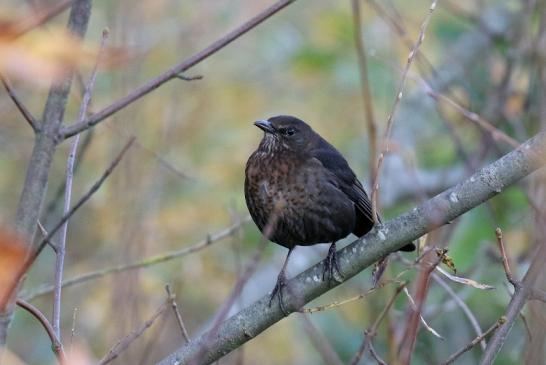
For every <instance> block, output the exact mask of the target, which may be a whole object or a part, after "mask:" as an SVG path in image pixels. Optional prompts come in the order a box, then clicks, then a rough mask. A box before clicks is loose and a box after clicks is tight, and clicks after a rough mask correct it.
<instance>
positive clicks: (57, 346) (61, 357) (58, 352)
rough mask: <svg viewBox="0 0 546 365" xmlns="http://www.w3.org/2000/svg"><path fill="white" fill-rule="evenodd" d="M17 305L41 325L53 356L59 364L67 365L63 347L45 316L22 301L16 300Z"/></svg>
mask: <svg viewBox="0 0 546 365" xmlns="http://www.w3.org/2000/svg"><path fill="white" fill-rule="evenodd" d="M17 305H18V306H19V307H21V308H23V309H25V310H26V311H27V312H29V313H30V314H32V315H33V316H34V318H36V319H37V320H38V321H39V322H40V323H41V324H42V327H44V329H45V330H46V332H47V335H48V336H49V339H50V340H51V347H52V349H53V352H54V353H55V356H57V360H58V361H59V364H61V365H65V364H68V362H67V361H66V354H65V353H64V350H63V345H62V344H61V342H60V341H59V338H58V337H57V336H56V335H55V330H54V329H53V327H52V326H51V324H50V323H49V321H48V320H47V318H46V316H44V314H43V313H42V312H40V310H39V309H38V308H36V307H35V306H33V305H32V304H30V303H28V302H25V301H24V300H22V299H17Z"/></svg>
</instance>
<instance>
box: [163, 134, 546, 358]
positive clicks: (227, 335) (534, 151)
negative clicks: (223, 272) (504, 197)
mask: <svg viewBox="0 0 546 365" xmlns="http://www.w3.org/2000/svg"><path fill="white" fill-rule="evenodd" d="M545 164H546V131H545V132H541V133H539V134H538V135H536V136H535V137H534V138H532V139H530V140H529V141H527V142H525V143H524V144H523V145H521V146H520V147H519V148H518V149H516V150H514V151H512V152H511V153H509V154H507V155H505V156H504V157H502V158H501V159H499V160H497V161H495V162H494V163H492V164H490V165H488V166H486V167H484V168H483V169H481V170H480V171H478V172H477V173H475V174H474V175H472V176H471V177H470V178H469V179H467V180H465V181H463V182H461V183H459V184H457V185H456V186H454V187H453V188H451V189H448V190H446V191H444V192H443V193H440V194H439V195H437V196H435V197H434V198H432V199H430V200H428V201H427V202H425V203H424V204H422V205H420V206H418V207H416V208H414V209H412V210H410V211H409V212H406V213H405V214H402V215H401V216H399V217H397V218H395V219H393V220H391V221H389V222H387V223H385V224H383V225H381V226H377V227H376V228H374V229H373V230H372V231H371V232H370V233H369V234H367V235H366V236H364V237H363V238H360V239H358V240H356V241H354V242H353V243H351V244H350V245H348V246H347V247H345V248H344V249H342V250H340V252H339V258H340V264H341V269H342V272H343V274H344V276H345V280H347V279H349V278H351V277H353V276H354V275H356V274H358V273H359V272H360V271H362V270H364V269H365V268H366V267H368V266H370V265H371V264H373V263H374V262H375V261H377V260H378V259H380V258H382V257H384V256H385V255H387V254H388V253H390V252H393V251H396V250H398V249H400V248H401V247H403V246H404V245H405V244H407V243H408V242H411V241H413V240H415V239H416V238H418V237H420V236H422V235H423V234H425V233H427V232H429V231H431V230H433V229H435V228H437V227H439V226H441V225H443V224H446V223H448V222H450V221H452V220H453V219H455V218H457V217H458V216H460V215H461V214H463V213H465V212H467V211H469V210H471V209H472V208H474V207H476V206H478V205H480V204H481V203H483V202H484V201H486V200H488V199H490V198H492V197H493V196H495V195H497V194H498V193H500V192H501V191H502V190H503V189H504V188H506V187H507V186H509V185H512V184H514V183H515V182H517V181H518V180H520V179H522V178H523V177H525V176H527V175H529V174H530V173H531V172H533V171H535V170H536V169H538V168H540V167H542V166H543V165H545ZM323 265H324V263H323V262H320V263H318V264H316V265H314V266H312V267H310V268H309V269H307V270H305V271H304V272H302V273H300V274H299V275H297V276H296V277H295V278H293V279H291V280H290V281H289V282H288V285H289V286H290V287H291V288H293V290H292V291H291V292H290V293H287V295H285V297H284V299H285V301H284V306H285V308H286V309H287V310H288V311H290V312H294V311H297V310H298V309H299V308H298V307H299V306H300V305H301V304H302V303H307V302H309V301H311V300H313V299H315V298H317V297H318V296H320V295H321V294H323V293H325V292H327V291H328V290H330V289H331V288H332V286H329V285H328V283H326V282H323V281H321V280H318V278H319V277H320V273H321V272H322V269H323ZM268 303H269V297H268V296H264V297H263V298H261V299H260V300H258V301H256V302H254V303H253V304H251V305H250V306H248V307H246V308H244V309H243V310H241V311H240V312H239V313H237V314H235V315H233V316H232V317H230V318H228V319H227V320H226V321H224V322H223V323H222V324H221V325H220V326H219V328H217V329H216V335H215V336H214V337H213V338H212V339H211V338H209V335H208V334H207V333H205V334H203V335H202V336H201V337H200V338H197V339H195V340H194V341H192V342H190V343H188V344H186V345H184V346H182V347H181V348H180V349H178V350H176V351H175V352H174V353H172V354H171V355H169V356H168V357H166V358H165V359H164V360H162V361H161V362H160V363H159V364H160V365H174V364H187V363H190V362H191V360H192V359H193V357H194V356H195V355H196V354H197V353H200V352H201V351H202V346H203V345H204V344H206V347H207V350H206V353H205V354H204V356H203V357H201V362H200V364H210V363H212V362H214V361H216V360H217V359H219V358H221V357H222V356H224V355H225V354H227V353H229V352H230V351H232V350H234V349H236V348H237V347H239V346H241V345H242V344H244V343H245V342H247V341H249V340H251V339H252V338H254V337H256V336H257V335H258V334H260V333H261V332H263V331H264V330H266V329H267V328H269V327H270V326H272V325H273V324H275V323H276V322H278V321H280V320H281V319H283V318H284V315H283V313H282V311H281V309H280V308H279V306H278V305H273V306H272V307H269V305H268Z"/></svg>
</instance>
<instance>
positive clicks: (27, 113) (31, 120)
mask: <svg viewBox="0 0 546 365" xmlns="http://www.w3.org/2000/svg"><path fill="white" fill-rule="evenodd" d="M0 80H2V84H3V85H4V88H5V89H6V91H7V92H8V95H9V97H10V98H11V100H12V101H13V103H14V104H15V106H16V107H17V109H19V111H20V112H21V114H22V115H23V117H24V118H25V120H26V121H27V123H28V124H29V125H30V127H31V128H32V130H33V131H34V133H36V132H37V131H38V123H37V122H36V118H34V116H33V115H32V114H31V113H30V111H29V110H28V109H27V107H26V106H25V104H23V102H22V101H21V100H20V99H19V97H18V96H17V94H16V93H15V90H13V87H12V86H11V84H10V83H9V81H8V80H7V79H6V77H5V76H4V75H0Z"/></svg>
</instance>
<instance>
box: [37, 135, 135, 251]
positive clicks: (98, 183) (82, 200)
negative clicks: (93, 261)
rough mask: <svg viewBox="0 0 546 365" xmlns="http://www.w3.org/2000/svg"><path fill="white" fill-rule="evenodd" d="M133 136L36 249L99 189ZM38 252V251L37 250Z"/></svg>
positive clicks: (129, 145) (119, 160) (132, 140)
mask: <svg viewBox="0 0 546 365" xmlns="http://www.w3.org/2000/svg"><path fill="white" fill-rule="evenodd" d="M134 140H135V139H134V137H133V138H131V139H130V140H129V141H128V142H127V143H126V144H125V145H124V146H123V148H122V149H121V151H120V152H119V153H118V155H117V156H116V158H114V160H112V162H111V163H110V166H108V168H107V169H106V170H105V171H104V172H103V174H102V175H101V177H100V178H99V179H98V180H97V181H96V182H95V183H94V184H93V186H91V189H89V191H88V192H87V193H85V195H84V196H82V197H81V198H80V200H78V202H77V203H76V204H75V205H74V206H73V207H72V208H70V210H69V211H68V212H67V213H66V214H64V215H63V216H62V218H61V219H60V221H59V222H58V223H57V224H56V225H55V226H54V228H53V229H51V230H50V231H49V234H48V237H45V238H44V239H42V241H41V242H40V244H39V246H38V251H40V250H41V248H43V246H44V244H45V242H46V241H47V240H49V239H50V238H51V237H53V235H54V234H55V233H57V231H58V230H59V229H60V228H61V227H62V225H63V224H64V223H65V222H66V221H67V220H69V219H70V217H72V215H74V213H76V211H77V210H78V209H79V208H81V207H82V205H84V204H85V203H86V202H87V201H88V200H89V199H90V198H91V197H92V196H93V194H95V193H96V192H97V190H99V189H100V187H101V186H102V184H103V183H104V181H105V180H106V179H107V178H108V176H110V174H111V173H112V172H113V171H114V169H115V168H116V167H117V165H118V164H119V163H120V162H121V160H122V159H123V156H124V155H125V153H126V152H127V151H128V150H129V148H130V147H131V145H132V144H133V142H134ZM38 253H39V252H38Z"/></svg>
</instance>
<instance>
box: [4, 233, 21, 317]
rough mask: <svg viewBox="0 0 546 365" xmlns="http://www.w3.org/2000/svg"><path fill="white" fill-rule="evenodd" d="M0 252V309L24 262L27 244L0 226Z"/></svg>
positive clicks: (6, 299) (7, 297)
mask: <svg viewBox="0 0 546 365" xmlns="http://www.w3.org/2000/svg"><path fill="white" fill-rule="evenodd" d="M0 253H1V254H0V309H2V308H4V306H5V304H6V302H7V301H8V299H9V295H10V294H11V293H10V289H12V288H13V283H14V281H15V280H18V275H19V273H20V270H21V268H22V267H23V265H24V263H25V259H26V256H27V246H26V245H25V244H24V241H23V240H22V239H21V238H20V237H19V236H18V235H16V234H15V233H13V232H12V231H11V230H9V229H7V228H5V227H0Z"/></svg>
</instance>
